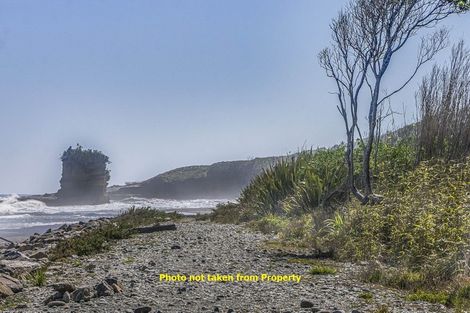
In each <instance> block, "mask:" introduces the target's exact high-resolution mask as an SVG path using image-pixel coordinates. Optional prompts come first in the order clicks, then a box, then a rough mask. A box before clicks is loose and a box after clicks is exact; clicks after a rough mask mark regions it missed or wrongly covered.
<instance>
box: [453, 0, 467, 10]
mask: <svg viewBox="0 0 470 313" xmlns="http://www.w3.org/2000/svg"><path fill="white" fill-rule="evenodd" d="M448 1H449V2H451V3H453V4H455V5H456V6H457V8H458V9H459V10H460V11H467V10H470V1H469V0H448Z"/></svg>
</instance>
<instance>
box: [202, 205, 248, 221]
mask: <svg viewBox="0 0 470 313" xmlns="http://www.w3.org/2000/svg"><path fill="white" fill-rule="evenodd" d="M210 220H211V221H212V222H216V223H221V224H238V223H240V222H241V221H242V212H241V210H240V206H239V205H238V203H233V202H227V203H219V204H218V205H217V207H216V208H215V209H214V210H212V213H211V214H210Z"/></svg>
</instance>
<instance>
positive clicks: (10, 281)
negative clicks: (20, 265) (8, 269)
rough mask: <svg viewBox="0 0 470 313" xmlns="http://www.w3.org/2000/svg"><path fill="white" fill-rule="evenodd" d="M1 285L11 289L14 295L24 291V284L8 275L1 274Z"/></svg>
mask: <svg viewBox="0 0 470 313" xmlns="http://www.w3.org/2000/svg"><path fill="white" fill-rule="evenodd" d="M0 284H3V285H5V286H7V287H8V288H10V289H11V291H13V292H14V293H17V292H20V291H22V290H23V284H22V283H21V282H20V281H19V280H18V279H16V278H13V277H11V276H9V275H6V274H0Z"/></svg>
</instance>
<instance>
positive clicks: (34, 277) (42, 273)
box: [29, 267, 47, 287]
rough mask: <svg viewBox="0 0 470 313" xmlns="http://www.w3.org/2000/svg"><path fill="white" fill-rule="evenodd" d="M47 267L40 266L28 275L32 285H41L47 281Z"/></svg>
mask: <svg viewBox="0 0 470 313" xmlns="http://www.w3.org/2000/svg"><path fill="white" fill-rule="evenodd" d="M46 272H47V267H41V268H39V269H37V270H35V271H34V272H32V273H31V274H30V275H29V281H30V282H31V284H32V285H33V286H37V287H43V286H45V285H46V283H47V278H46Z"/></svg>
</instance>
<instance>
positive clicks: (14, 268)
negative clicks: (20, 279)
mask: <svg viewBox="0 0 470 313" xmlns="http://www.w3.org/2000/svg"><path fill="white" fill-rule="evenodd" d="M40 267H41V264H39V263H38V262H33V261H22V260H0V268H3V269H4V272H7V273H9V274H10V275H13V276H22V275H26V274H29V273H31V272H32V271H34V270H36V269H39V268H40Z"/></svg>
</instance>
